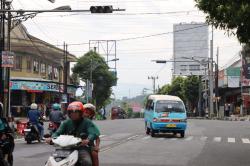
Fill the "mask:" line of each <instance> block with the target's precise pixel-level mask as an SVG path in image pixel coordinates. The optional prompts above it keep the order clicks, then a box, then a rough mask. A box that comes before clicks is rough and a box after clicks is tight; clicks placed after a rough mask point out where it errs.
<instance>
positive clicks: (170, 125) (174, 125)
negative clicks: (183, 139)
mask: <svg viewBox="0 0 250 166" xmlns="http://www.w3.org/2000/svg"><path fill="white" fill-rule="evenodd" d="M166 127H171V128H175V127H176V124H167V126H166Z"/></svg>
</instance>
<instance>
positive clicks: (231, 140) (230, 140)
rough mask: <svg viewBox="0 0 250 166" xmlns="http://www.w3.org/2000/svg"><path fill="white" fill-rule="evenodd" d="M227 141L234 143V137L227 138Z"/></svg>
mask: <svg viewBox="0 0 250 166" xmlns="http://www.w3.org/2000/svg"><path fill="white" fill-rule="evenodd" d="M227 142H229V143H235V138H227Z"/></svg>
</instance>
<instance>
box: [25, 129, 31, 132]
mask: <svg viewBox="0 0 250 166" xmlns="http://www.w3.org/2000/svg"><path fill="white" fill-rule="evenodd" d="M23 131H25V132H30V131H31V129H24V130H23Z"/></svg>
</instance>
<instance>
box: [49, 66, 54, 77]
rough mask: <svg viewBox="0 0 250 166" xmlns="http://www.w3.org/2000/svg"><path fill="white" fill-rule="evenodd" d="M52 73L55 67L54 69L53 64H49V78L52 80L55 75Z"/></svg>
mask: <svg viewBox="0 0 250 166" xmlns="http://www.w3.org/2000/svg"><path fill="white" fill-rule="evenodd" d="M52 73H53V69H52V66H50V65H48V78H49V79H50V80H52V79H53V77H52V76H53V75H52Z"/></svg>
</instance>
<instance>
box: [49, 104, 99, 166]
mask: <svg viewBox="0 0 250 166" xmlns="http://www.w3.org/2000/svg"><path fill="white" fill-rule="evenodd" d="M83 111H84V107H83V104H82V103H81V102H78V101H75V102H72V103H70V104H69V106H68V108H67V112H68V116H69V119H67V120H65V121H63V122H62V124H61V125H60V127H59V129H58V130H57V131H56V132H55V133H54V134H53V135H52V137H58V136H59V135H63V134H64V135H74V136H76V137H81V134H83V133H86V134H87V138H86V139H83V140H82V144H81V145H82V146H86V145H90V144H91V142H93V141H94V140H95V139H96V137H97V136H99V135H100V132H99V130H98V129H97V128H96V126H95V125H94V124H93V122H92V121H91V120H89V119H87V118H84V117H83ZM51 140H52V139H51V138H47V139H46V142H47V143H50V142H51ZM91 150H93V148H91ZM85 153H86V151H85V150H84V149H79V160H78V162H79V164H83V163H88V165H91V161H86V159H85V158H84V154H85Z"/></svg>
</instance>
